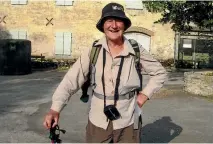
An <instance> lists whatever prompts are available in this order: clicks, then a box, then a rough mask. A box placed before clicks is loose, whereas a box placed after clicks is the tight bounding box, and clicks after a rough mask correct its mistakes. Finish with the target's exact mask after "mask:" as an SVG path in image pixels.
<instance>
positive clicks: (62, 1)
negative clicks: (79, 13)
mask: <svg viewBox="0 0 213 144" xmlns="http://www.w3.org/2000/svg"><path fill="white" fill-rule="evenodd" d="M73 1H74V0H56V2H55V4H56V5H57V6H72V5H73Z"/></svg>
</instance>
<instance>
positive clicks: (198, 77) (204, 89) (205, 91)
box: [184, 71, 213, 96]
mask: <svg viewBox="0 0 213 144" xmlns="http://www.w3.org/2000/svg"><path fill="white" fill-rule="evenodd" d="M209 74H213V73H212V72H208V71H206V72H185V73H184V90H185V91H187V92H190V93H192V94H196V95H201V96H213V75H209Z"/></svg>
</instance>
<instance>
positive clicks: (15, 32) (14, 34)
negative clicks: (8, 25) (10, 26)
mask: <svg viewBox="0 0 213 144" xmlns="http://www.w3.org/2000/svg"><path fill="white" fill-rule="evenodd" d="M10 34H11V36H12V39H18V37H19V36H18V31H15V30H12V31H10Z"/></svg>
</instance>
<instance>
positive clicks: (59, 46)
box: [55, 32, 64, 55]
mask: <svg viewBox="0 0 213 144" xmlns="http://www.w3.org/2000/svg"><path fill="white" fill-rule="evenodd" d="M63 47H64V36H63V32H56V35H55V54H56V55H62V54H63V53H64V51H63Z"/></svg>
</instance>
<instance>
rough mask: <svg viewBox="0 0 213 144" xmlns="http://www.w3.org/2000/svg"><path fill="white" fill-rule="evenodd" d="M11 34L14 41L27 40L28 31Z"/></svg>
mask: <svg viewBox="0 0 213 144" xmlns="http://www.w3.org/2000/svg"><path fill="white" fill-rule="evenodd" d="M10 34H11V37H12V39H27V31H26V30H11V31H10Z"/></svg>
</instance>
